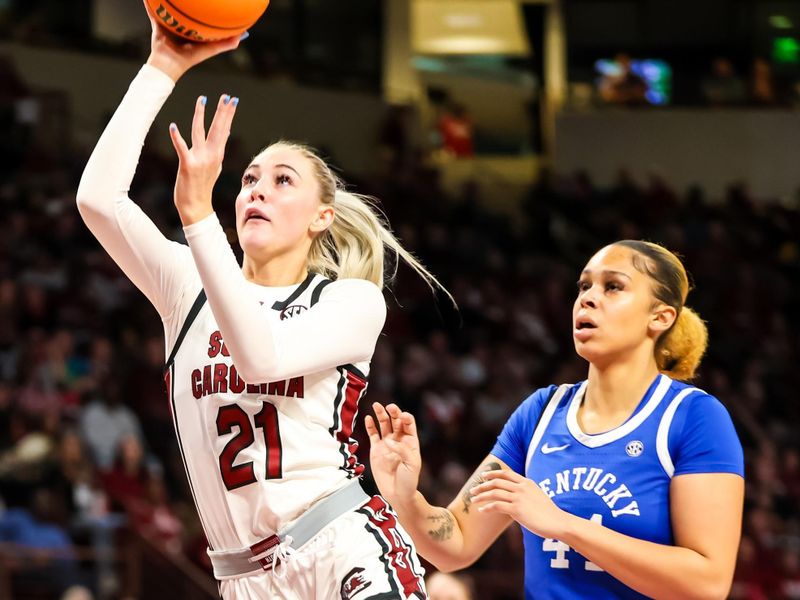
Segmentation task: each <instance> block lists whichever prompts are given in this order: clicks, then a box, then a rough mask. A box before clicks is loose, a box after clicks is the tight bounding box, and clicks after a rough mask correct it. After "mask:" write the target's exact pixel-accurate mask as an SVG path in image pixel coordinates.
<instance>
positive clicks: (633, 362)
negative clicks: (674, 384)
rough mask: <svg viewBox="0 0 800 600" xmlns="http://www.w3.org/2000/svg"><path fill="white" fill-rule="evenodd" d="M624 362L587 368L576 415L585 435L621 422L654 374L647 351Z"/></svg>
mask: <svg viewBox="0 0 800 600" xmlns="http://www.w3.org/2000/svg"><path fill="white" fill-rule="evenodd" d="M643 350H644V351H639V352H636V353H634V354H633V355H631V356H629V357H626V359H625V360H619V361H612V362H610V363H609V364H606V365H602V366H598V365H595V364H592V365H590V366H589V379H588V382H587V384H586V393H585V394H584V397H583V403H582V405H581V407H580V409H579V412H578V419H579V422H580V424H581V428H582V429H583V430H584V431H585V432H586V433H599V432H602V431H608V430H609V429H613V428H614V427H617V426H619V425H621V424H622V423H624V422H625V421H626V420H627V419H628V417H629V416H630V415H631V414H632V413H633V411H634V410H635V409H636V407H637V406H638V405H639V402H641V400H642V398H643V397H644V395H645V393H646V392H647V390H648V388H649V387H650V386H651V385H652V383H653V380H655V378H656V376H657V375H658V366H657V365H656V361H655V357H654V356H653V353H652V351H651V350H650V348H644V349H643Z"/></svg>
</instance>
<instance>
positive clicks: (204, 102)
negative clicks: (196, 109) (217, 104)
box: [200, 96, 208, 106]
mask: <svg viewBox="0 0 800 600" xmlns="http://www.w3.org/2000/svg"><path fill="white" fill-rule="evenodd" d="M206 102H208V98H206V97H205V96H200V104H202V105H203V106H205V105H206Z"/></svg>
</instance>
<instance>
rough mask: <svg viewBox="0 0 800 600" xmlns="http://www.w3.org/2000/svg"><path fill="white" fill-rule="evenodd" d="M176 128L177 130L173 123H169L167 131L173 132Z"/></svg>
mask: <svg viewBox="0 0 800 600" xmlns="http://www.w3.org/2000/svg"><path fill="white" fill-rule="evenodd" d="M177 128H178V126H177V125H175V123H170V124H169V130H170V131H175V130H176V129H177Z"/></svg>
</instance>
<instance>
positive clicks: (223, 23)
mask: <svg viewBox="0 0 800 600" xmlns="http://www.w3.org/2000/svg"><path fill="white" fill-rule="evenodd" d="M147 4H149V5H150V8H151V9H152V11H153V13H154V14H155V16H156V20H157V21H158V22H159V23H160V24H161V25H163V26H164V27H166V28H167V29H169V30H170V31H171V32H172V33H175V34H177V35H179V36H181V37H184V38H186V39H189V40H191V41H193V42H213V41H214V40H220V39H223V38H227V37H232V36H234V35H241V34H242V33H244V32H245V31H246V30H247V29H248V28H249V27H251V26H252V25H253V23H255V22H256V21H258V19H259V17H260V16H261V15H262V14H264V11H265V10H266V9H267V5H268V4H269V0H147Z"/></svg>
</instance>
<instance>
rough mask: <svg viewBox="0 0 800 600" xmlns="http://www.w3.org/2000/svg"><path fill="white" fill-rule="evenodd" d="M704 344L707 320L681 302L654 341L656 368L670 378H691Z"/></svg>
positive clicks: (685, 379)
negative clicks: (672, 318)
mask: <svg viewBox="0 0 800 600" xmlns="http://www.w3.org/2000/svg"><path fill="white" fill-rule="evenodd" d="M707 345H708V329H706V324H705V323H704V322H703V320H702V319H701V318H700V317H699V315H698V314H697V313H696V312H694V311H693V310H692V309H691V308H689V307H686V306H684V307H683V308H682V309H681V312H680V314H678V318H677V319H675V323H673V324H672V327H671V328H670V329H669V330H668V331H667V332H666V333H665V334H663V335H662V336H661V337H660V338H659V340H658V342H657V344H656V363H657V364H658V370H659V371H661V372H662V373H664V375H667V376H668V377H672V378H673V379H679V380H681V381H688V380H690V379H693V378H694V376H695V371H696V370H697V367H699V366H700V361H701V360H702V358H703V355H704V354H705V352H706V346H707Z"/></svg>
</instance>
